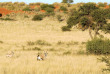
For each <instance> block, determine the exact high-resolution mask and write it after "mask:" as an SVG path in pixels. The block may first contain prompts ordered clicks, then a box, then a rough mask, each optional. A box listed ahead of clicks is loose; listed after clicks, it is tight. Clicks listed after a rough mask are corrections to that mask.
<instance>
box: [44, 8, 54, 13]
mask: <svg viewBox="0 0 110 74" xmlns="http://www.w3.org/2000/svg"><path fill="white" fill-rule="evenodd" d="M45 10H46V11H47V12H48V13H51V12H54V9H53V8H51V7H47V8H46V9H45Z"/></svg>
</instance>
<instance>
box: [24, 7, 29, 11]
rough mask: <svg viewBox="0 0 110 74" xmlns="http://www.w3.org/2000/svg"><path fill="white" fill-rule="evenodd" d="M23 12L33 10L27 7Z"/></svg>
mask: <svg viewBox="0 0 110 74" xmlns="http://www.w3.org/2000/svg"><path fill="white" fill-rule="evenodd" d="M23 11H31V9H30V8H29V7H25V8H24V9H23Z"/></svg>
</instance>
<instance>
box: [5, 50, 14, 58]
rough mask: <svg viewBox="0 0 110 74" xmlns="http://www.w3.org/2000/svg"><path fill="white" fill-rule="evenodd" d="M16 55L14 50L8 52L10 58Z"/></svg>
mask: <svg viewBox="0 0 110 74" xmlns="http://www.w3.org/2000/svg"><path fill="white" fill-rule="evenodd" d="M13 56H14V52H13V51H11V52H10V53H7V54H6V57H9V58H11V57H13Z"/></svg>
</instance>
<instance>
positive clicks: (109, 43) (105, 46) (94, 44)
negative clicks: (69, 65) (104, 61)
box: [86, 39, 110, 54]
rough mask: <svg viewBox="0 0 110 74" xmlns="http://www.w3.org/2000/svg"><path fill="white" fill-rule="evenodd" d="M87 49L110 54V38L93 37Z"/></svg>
mask: <svg viewBox="0 0 110 74" xmlns="http://www.w3.org/2000/svg"><path fill="white" fill-rule="evenodd" d="M86 50H87V51H88V52H89V53H93V54H110V40H108V39H105V40H102V39H93V40H91V41H88V42H87V44H86Z"/></svg>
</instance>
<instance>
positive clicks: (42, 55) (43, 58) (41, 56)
mask: <svg viewBox="0 0 110 74" xmlns="http://www.w3.org/2000/svg"><path fill="white" fill-rule="evenodd" d="M47 54H48V53H47V51H44V54H39V53H38V55H37V60H38V61H40V60H45V59H46V57H47Z"/></svg>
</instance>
